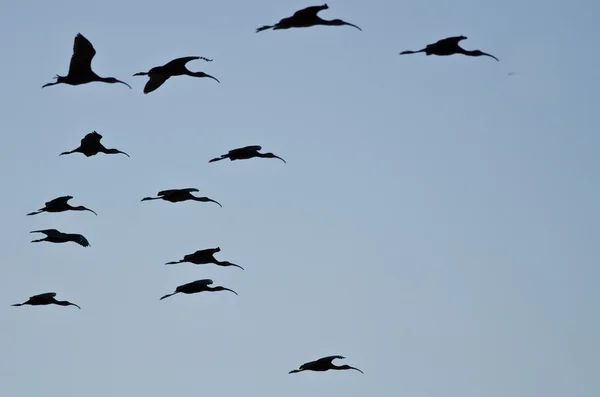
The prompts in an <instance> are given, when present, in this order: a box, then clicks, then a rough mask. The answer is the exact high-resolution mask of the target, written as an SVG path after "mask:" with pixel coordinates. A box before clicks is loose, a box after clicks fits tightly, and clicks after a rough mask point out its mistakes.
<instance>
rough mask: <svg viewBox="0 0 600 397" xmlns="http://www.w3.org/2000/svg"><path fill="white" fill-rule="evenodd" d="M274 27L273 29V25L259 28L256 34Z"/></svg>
mask: <svg viewBox="0 0 600 397" xmlns="http://www.w3.org/2000/svg"><path fill="white" fill-rule="evenodd" d="M274 27H275V25H265V26H261V27H260V28H258V29H256V33H258V32H262V31H263V30H267V29H273V28H274Z"/></svg>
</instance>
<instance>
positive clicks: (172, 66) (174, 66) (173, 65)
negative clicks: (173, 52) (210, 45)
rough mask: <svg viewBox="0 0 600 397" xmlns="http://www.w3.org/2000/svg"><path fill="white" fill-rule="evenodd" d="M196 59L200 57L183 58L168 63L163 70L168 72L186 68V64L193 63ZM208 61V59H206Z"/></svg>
mask: <svg viewBox="0 0 600 397" xmlns="http://www.w3.org/2000/svg"><path fill="white" fill-rule="evenodd" d="M195 59H200V57H196V56H194V57H181V58H177V59H173V60H172V61H171V62H168V63H166V64H165V65H164V66H163V68H165V69H167V70H179V69H182V68H183V67H185V64H186V63H188V62H189V61H193V60H195ZM204 59H206V58H204Z"/></svg>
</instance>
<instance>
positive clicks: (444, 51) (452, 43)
mask: <svg viewBox="0 0 600 397" xmlns="http://www.w3.org/2000/svg"><path fill="white" fill-rule="evenodd" d="M466 39H467V37H466V36H453V37H447V38H445V39H441V40H438V41H436V42H435V43H432V44H428V45H427V46H426V47H425V48H423V49H422V50H418V51H402V52H401V53H400V55H405V54H417V53H420V52H424V53H425V55H438V56H448V55H454V54H463V55H468V56H472V57H478V56H488V57H491V58H494V59H495V60H496V61H498V58H496V57H495V56H493V55H491V54H487V53H485V52H482V51H479V50H472V51H471V50H465V49H464V48H462V47H461V46H460V45H459V42H460V41H462V40H466Z"/></svg>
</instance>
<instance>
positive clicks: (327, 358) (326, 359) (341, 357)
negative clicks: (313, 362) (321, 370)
mask: <svg viewBox="0 0 600 397" xmlns="http://www.w3.org/2000/svg"><path fill="white" fill-rule="evenodd" d="M336 358H339V359H340V360H341V359H344V358H346V357H344V356H327V357H322V358H320V359H318V360H317V361H319V362H322V361H327V362H332V361H333V360H335V359H336Z"/></svg>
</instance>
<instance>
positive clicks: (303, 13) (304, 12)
mask: <svg viewBox="0 0 600 397" xmlns="http://www.w3.org/2000/svg"><path fill="white" fill-rule="evenodd" d="M328 8H329V7H328V6H327V5H322V6H310V7H306V8H303V9H301V10H298V11H296V12H295V13H294V15H292V18H294V19H296V18H298V19H303V18H315V17H316V16H317V14H318V13H319V11H322V10H326V9H328Z"/></svg>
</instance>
